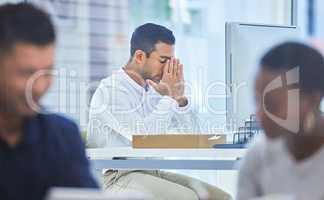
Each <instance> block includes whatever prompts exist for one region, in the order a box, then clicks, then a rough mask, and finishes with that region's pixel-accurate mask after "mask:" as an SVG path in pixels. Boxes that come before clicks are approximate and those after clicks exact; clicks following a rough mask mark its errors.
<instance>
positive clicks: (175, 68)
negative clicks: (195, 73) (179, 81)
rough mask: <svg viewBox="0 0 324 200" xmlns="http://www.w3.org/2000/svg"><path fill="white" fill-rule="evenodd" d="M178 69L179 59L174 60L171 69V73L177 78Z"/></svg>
mask: <svg viewBox="0 0 324 200" xmlns="http://www.w3.org/2000/svg"><path fill="white" fill-rule="evenodd" d="M178 68H179V59H175V65H174V67H173V72H172V73H173V74H174V75H175V76H177V74H178Z"/></svg>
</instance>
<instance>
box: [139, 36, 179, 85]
mask: <svg viewBox="0 0 324 200" xmlns="http://www.w3.org/2000/svg"><path fill="white" fill-rule="evenodd" d="M173 56H174V46H173V45H169V44H166V43H162V42H159V43H157V44H156V45H155V50H154V51H153V52H152V53H151V54H150V56H149V57H148V58H147V59H146V62H145V64H144V65H143V68H142V73H141V75H142V78H143V79H144V80H146V79H151V80H152V81H154V82H156V83H158V82H160V80H161V79H162V75H163V69H164V67H165V65H166V62H167V60H169V59H170V58H171V57H173Z"/></svg>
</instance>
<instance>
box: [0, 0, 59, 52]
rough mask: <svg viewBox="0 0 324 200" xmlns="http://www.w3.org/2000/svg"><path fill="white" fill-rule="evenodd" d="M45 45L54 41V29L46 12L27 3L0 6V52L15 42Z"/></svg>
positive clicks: (12, 45)
mask: <svg viewBox="0 0 324 200" xmlns="http://www.w3.org/2000/svg"><path fill="white" fill-rule="evenodd" d="M19 42H22V43H29V44H32V45H36V46H46V45H48V44H50V43H53V42H55V30H54V26H53V24H52V21H51V20H50V17H49V15H48V14H47V13H45V12H44V11H42V10H41V9H39V8H37V7H35V6H34V5H32V4H29V3H17V4H11V3H7V4H3V5H1V6H0V52H6V51H10V50H11V49H12V48H13V47H14V46H15V44H16V43H19Z"/></svg>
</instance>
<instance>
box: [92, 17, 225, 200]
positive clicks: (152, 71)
mask: <svg viewBox="0 0 324 200" xmlns="http://www.w3.org/2000/svg"><path fill="white" fill-rule="evenodd" d="M174 44H175V38H174V36H173V33H172V31H170V30H169V29H167V28H165V27H163V26H160V25H156V24H152V23H148V24H144V25H142V26H140V27H138V28H137V29H136V30H135V31H134V33H133V35H132V38H131V45H130V46H131V51H130V53H131V58H130V60H129V62H128V63H127V65H126V66H125V67H124V68H123V69H121V70H119V71H117V72H115V73H113V74H112V76H110V77H108V78H106V79H104V80H102V81H101V83H100V85H99V87H98V89H97V90H96V92H95V94H94V96H93V98H92V100H91V108H90V117H89V120H90V121H89V129H88V145H89V147H97V148H98V147H112V146H130V145H131V139H132V135H134V134H165V133H170V132H178V133H179V132H183V133H186V132H187V133H188V132H189V133H193V132H199V125H198V123H197V120H196V119H195V115H194V114H193V112H192V110H191V109H190V102H189V101H188V99H187V97H185V95H184V78H183V65H182V64H181V63H180V61H179V59H176V58H175V57H174ZM125 183H127V184H125ZM120 185H124V186H125V185H126V188H128V189H129V188H131V189H138V190H141V191H147V192H148V193H151V194H153V196H154V197H156V198H159V199H197V198H200V199H201V198H203V199H222V200H223V199H229V196H228V195H227V194H226V193H224V192H223V191H221V190H219V189H217V188H215V187H213V186H211V185H209V184H207V183H204V182H201V181H198V180H196V179H192V178H189V177H186V176H182V175H176V174H171V173H166V172H157V171H127V172H120V171H118V172H117V171H114V170H108V171H107V172H106V173H105V187H106V188H108V189H109V190H114V189H116V190H120V189H121V187H120ZM193 185H196V186H198V188H200V189H197V187H194V186H193ZM165 191H168V192H167V193H166V192H165Z"/></svg>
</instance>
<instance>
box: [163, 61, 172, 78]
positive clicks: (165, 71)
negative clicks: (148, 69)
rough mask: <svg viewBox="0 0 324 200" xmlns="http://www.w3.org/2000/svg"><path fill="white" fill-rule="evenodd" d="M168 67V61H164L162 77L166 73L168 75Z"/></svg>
mask: <svg viewBox="0 0 324 200" xmlns="http://www.w3.org/2000/svg"><path fill="white" fill-rule="evenodd" d="M169 66H170V60H167V61H166V64H165V66H164V69H163V76H165V75H166V74H167V73H169Z"/></svg>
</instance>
